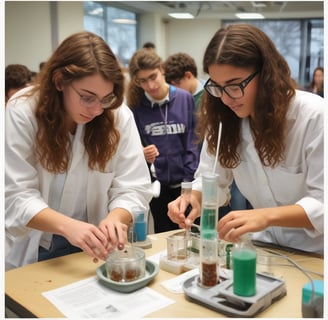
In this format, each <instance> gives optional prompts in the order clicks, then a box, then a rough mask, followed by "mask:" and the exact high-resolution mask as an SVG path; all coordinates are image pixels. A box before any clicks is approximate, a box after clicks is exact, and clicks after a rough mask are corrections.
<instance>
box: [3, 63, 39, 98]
mask: <svg viewBox="0 0 328 320" xmlns="http://www.w3.org/2000/svg"><path fill="white" fill-rule="evenodd" d="M32 76H33V73H32V71H30V70H29V69H28V67H26V66H25V65H23V64H9V65H7V66H6V68H5V104H7V102H8V100H9V98H10V97H11V96H12V95H13V94H14V93H16V92H17V91H19V90H20V89H23V88H25V87H27V86H28V85H30V83H31V81H32Z"/></svg>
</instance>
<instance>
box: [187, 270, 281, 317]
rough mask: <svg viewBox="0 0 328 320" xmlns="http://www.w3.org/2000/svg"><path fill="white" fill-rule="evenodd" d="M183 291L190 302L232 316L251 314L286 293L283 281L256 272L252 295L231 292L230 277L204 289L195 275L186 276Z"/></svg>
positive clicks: (249, 315)
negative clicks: (242, 295)
mask: <svg viewBox="0 0 328 320" xmlns="http://www.w3.org/2000/svg"><path fill="white" fill-rule="evenodd" d="M183 290H184V293H185V296H186V297H187V298H189V299H190V300H191V301H193V302H196V303H199V304H202V305H204V306H206V307H208V308H210V309H213V310H215V311H217V312H219V313H222V314H225V315H228V316H232V317H253V316H254V315H255V314H258V313H259V312H261V311H263V310H264V309H266V308H267V307H269V306H270V305H271V304H272V303H273V302H275V301H276V300H278V299H280V298H282V297H284V296H285V295H286V286H285V281H284V280H282V279H279V278H275V277H272V276H269V275H266V274H262V273H257V275H256V294H255V295H254V296H252V297H240V296H237V295H235V294H234V293H233V286H232V279H228V280H223V281H221V282H220V283H219V284H217V285H216V286H214V287H211V288H204V287H202V286H201V285H200V281H199V275H196V276H193V277H191V278H189V279H187V280H186V281H185V282H184V284H183Z"/></svg>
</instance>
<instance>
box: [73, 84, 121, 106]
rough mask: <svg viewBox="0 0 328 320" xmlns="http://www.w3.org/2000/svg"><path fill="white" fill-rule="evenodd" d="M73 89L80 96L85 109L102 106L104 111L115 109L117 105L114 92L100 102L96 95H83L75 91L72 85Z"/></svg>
mask: <svg viewBox="0 0 328 320" xmlns="http://www.w3.org/2000/svg"><path fill="white" fill-rule="evenodd" d="M71 87H72V89H73V90H74V91H75V92H76V93H77V94H78V95H79V97H80V104H81V106H83V107H87V108H92V107H94V106H95V105H98V104H100V105H101V107H102V108H103V109H110V108H113V106H114V105H115V102H116V100H117V98H116V96H115V94H114V93H113V92H112V93H110V94H109V95H107V96H106V97H104V98H103V99H101V100H100V99H99V98H98V97H97V96H96V95H92V94H90V95H83V94H81V93H79V92H78V91H77V89H75V88H74V87H73V86H72V85H71Z"/></svg>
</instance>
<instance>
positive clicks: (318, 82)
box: [305, 67, 324, 97]
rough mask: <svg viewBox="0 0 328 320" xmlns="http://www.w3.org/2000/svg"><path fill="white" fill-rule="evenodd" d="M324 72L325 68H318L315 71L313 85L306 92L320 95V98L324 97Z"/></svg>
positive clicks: (307, 87)
mask: <svg viewBox="0 0 328 320" xmlns="http://www.w3.org/2000/svg"><path fill="white" fill-rule="evenodd" d="M323 79H324V72H323V67H316V68H315V69H314V71H313V75H312V81H311V83H310V84H309V85H308V86H306V87H305V90H306V91H309V92H312V93H315V94H318V95H319V96H321V97H323V96H324V92H323V89H324V85H323V83H324V81H323Z"/></svg>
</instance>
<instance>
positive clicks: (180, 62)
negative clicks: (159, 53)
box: [164, 52, 198, 83]
mask: <svg viewBox="0 0 328 320" xmlns="http://www.w3.org/2000/svg"><path fill="white" fill-rule="evenodd" d="M164 69H165V80H166V82H168V83H172V81H176V80H180V79H182V78H183V77H184V76H185V73H186V72H187V71H189V72H191V74H192V75H193V76H194V77H195V78H197V75H198V74H197V65H196V62H195V60H194V59H193V58H192V57H191V56H190V55H189V54H187V53H183V52H178V53H175V54H172V55H170V56H169V57H168V58H167V59H166V60H165V62H164Z"/></svg>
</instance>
